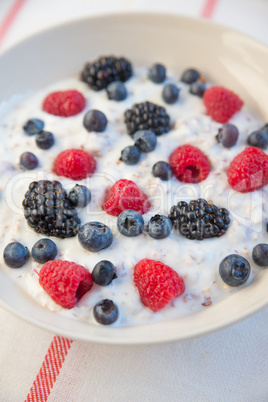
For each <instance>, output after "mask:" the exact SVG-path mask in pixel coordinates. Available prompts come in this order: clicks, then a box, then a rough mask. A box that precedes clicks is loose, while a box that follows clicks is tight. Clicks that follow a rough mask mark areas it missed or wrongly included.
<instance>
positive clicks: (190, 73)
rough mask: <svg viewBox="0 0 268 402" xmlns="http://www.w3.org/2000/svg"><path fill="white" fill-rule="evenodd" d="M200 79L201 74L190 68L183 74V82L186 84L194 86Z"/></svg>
mask: <svg viewBox="0 0 268 402" xmlns="http://www.w3.org/2000/svg"><path fill="white" fill-rule="evenodd" d="M198 78H200V73H199V72H198V71H197V70H195V69H193V68H188V69H187V70H185V71H184V72H183V73H182V76H181V81H182V82H185V84H192V83H193V82H195V81H197V80H198Z"/></svg>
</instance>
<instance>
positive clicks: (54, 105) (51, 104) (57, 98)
mask: <svg viewBox="0 0 268 402" xmlns="http://www.w3.org/2000/svg"><path fill="white" fill-rule="evenodd" d="M85 105H86V100H85V98H84V96H83V95H82V94H81V93H80V92H78V91H76V90H73V89H72V90H69V91H58V92H52V93H51V94H49V95H48V96H47V97H46V98H45V100H44V102H43V110H44V111H45V112H47V113H50V114H54V115H55V116H63V117H69V116H73V115H75V114H78V113H80V112H82V110H83V109H84V107H85Z"/></svg>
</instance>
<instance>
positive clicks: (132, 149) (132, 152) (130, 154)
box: [120, 145, 141, 165]
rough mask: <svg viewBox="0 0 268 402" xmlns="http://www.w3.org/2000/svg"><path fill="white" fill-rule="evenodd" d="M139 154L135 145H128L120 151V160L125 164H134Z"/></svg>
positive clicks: (137, 160) (138, 158)
mask: <svg viewBox="0 0 268 402" xmlns="http://www.w3.org/2000/svg"><path fill="white" fill-rule="evenodd" d="M140 156H141V151H140V150H139V148H138V147H136V146H135V145H130V146H128V147H126V148H124V149H123V151H121V157H120V161H122V162H125V163H126V164H127V165H136V164H137V163H138V162H139V160H140Z"/></svg>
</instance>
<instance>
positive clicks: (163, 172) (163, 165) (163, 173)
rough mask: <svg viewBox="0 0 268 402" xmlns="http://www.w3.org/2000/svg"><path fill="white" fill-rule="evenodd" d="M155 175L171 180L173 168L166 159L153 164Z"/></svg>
mask: <svg viewBox="0 0 268 402" xmlns="http://www.w3.org/2000/svg"><path fill="white" fill-rule="evenodd" d="M152 172H153V176H154V177H159V179H161V180H165V181H166V180H169V179H170V178H171V177H172V168H171V166H170V164H169V163H167V162H164V161H159V162H156V163H155V164H154V166H153V170H152Z"/></svg>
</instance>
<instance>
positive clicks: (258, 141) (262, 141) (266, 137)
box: [247, 130, 268, 149]
mask: <svg viewBox="0 0 268 402" xmlns="http://www.w3.org/2000/svg"><path fill="white" fill-rule="evenodd" d="M247 143H248V144H249V145H251V146H253V147H257V148H261V149H266V148H267V146H268V130H267V131H264V130H263V131H262V130H258V131H254V132H253V133H252V134H250V136H249V137H248V140H247Z"/></svg>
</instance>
